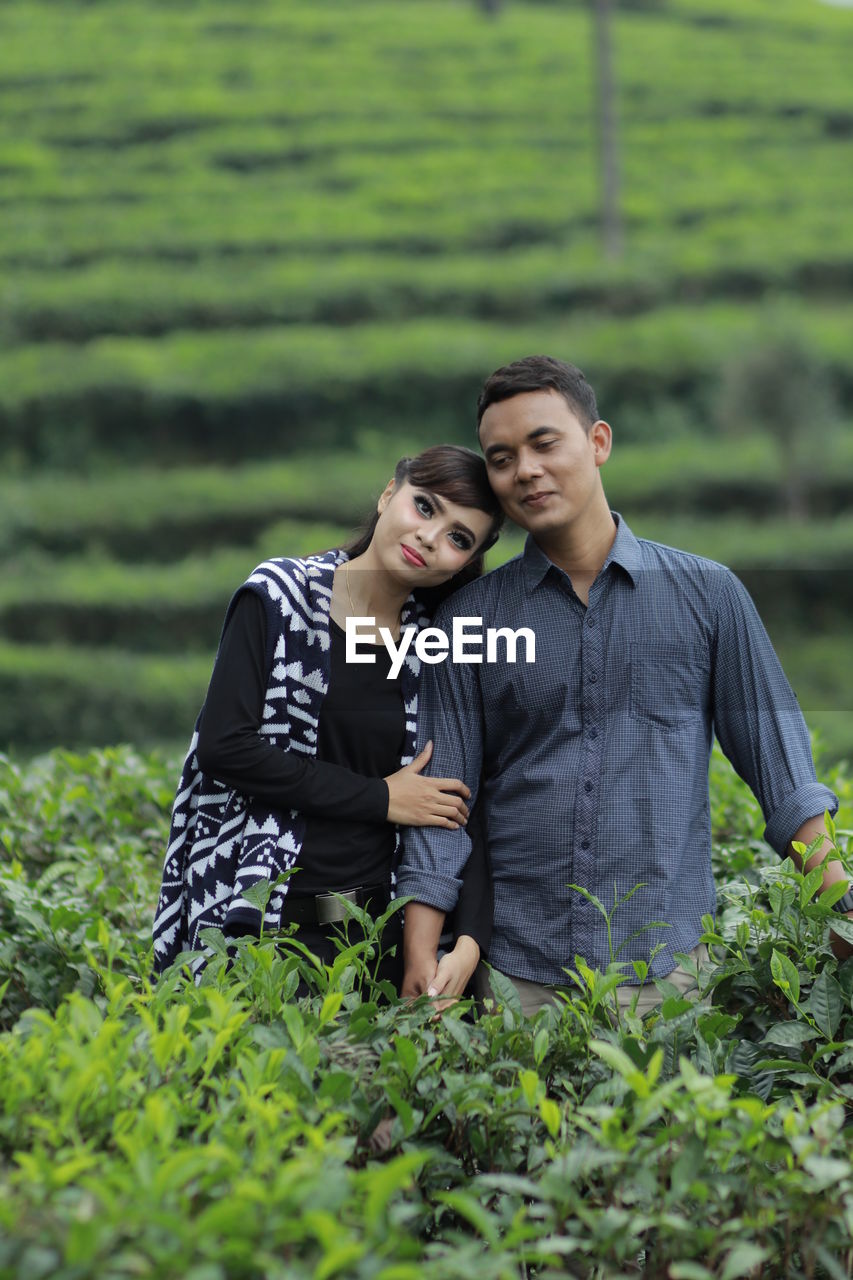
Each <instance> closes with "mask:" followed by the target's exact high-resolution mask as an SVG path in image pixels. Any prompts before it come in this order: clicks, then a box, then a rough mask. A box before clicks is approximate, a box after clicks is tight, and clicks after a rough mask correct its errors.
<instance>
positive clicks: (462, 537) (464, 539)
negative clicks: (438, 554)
mask: <svg viewBox="0 0 853 1280" xmlns="http://www.w3.org/2000/svg"><path fill="white" fill-rule="evenodd" d="M450 541H451V542H452V543H453V545H454V546H456V547H458V548H459V550H460V551H470V549H471V545H472V544H471V539H470V538H469V537H468V534H467V533H461V532H459V530H454V532H453V533H451V535H450Z"/></svg>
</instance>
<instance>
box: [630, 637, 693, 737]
mask: <svg viewBox="0 0 853 1280" xmlns="http://www.w3.org/2000/svg"><path fill="white" fill-rule="evenodd" d="M630 668H631V699H630V714H631V718H632V719H634V720H639V721H641V722H642V723H643V724H648V725H653V726H654V727H655V728H656V729H676V728H677V727H678V726H679V725H683V724H685V723H686V722H687V721H690V720H695V719H696V718H697V716H700V715H701V714H702V710H703V708H704V707H705V706H706V704H707V700H708V697H707V692H708V679H709V661H708V654H707V650H706V649H705V648H704V647H703V646H701V645H697V644H691V643H690V642H688V641H682V642H679V641H670V642H669V643H667V642H665V641H663V642H653V641H637V642H635V643H634V644H632V645H631V648H630Z"/></svg>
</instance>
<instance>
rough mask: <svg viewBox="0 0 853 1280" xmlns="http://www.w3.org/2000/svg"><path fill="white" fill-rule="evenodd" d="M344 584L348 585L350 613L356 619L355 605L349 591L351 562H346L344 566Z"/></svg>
mask: <svg viewBox="0 0 853 1280" xmlns="http://www.w3.org/2000/svg"><path fill="white" fill-rule="evenodd" d="M344 583H345V584H346V589H347V599H348V600H349V607H350V612H351V613H352V616H353V617H355V605H354V604H353V602H352V592H351V591H350V589H349V561H346V562H345V564H344Z"/></svg>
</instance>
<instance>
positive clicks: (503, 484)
mask: <svg viewBox="0 0 853 1280" xmlns="http://www.w3.org/2000/svg"><path fill="white" fill-rule="evenodd" d="M480 444H481V446H482V449H483V453H484V454H485V458H486V466H487V468H488V472H489V483H490V484H491V486H492V488H493V489H494V491H495V493H496V494H497V496H498V498H499V500H500V503H501V506H502V507H503V509H504V511H505V512H506V514H507V515H508V516H509V518H510V519H511V520H514V521H515V523H516V524H517V525H520V526H521V528H522V529H527V530H529V531H530V533H532V534H533V536H534V537H543V538H546V539H547V538H548V537H549V536H552V535H554V534H556V533H558V532H562V531H563V530H566V529H567V528H568V527H569V526H571V525H574V524H575V523H576V522H577V521H578V520H580V521H582V520H583V517H584V515H585V514H586V513H587V512H589V511H590V510H591V508H592V504H593V503H594V501H595V499H596V497H597V496H599V495H600V494H601V485H600V481H599V476H598V468H599V467H600V466H601V464H602V463H603V462H605V461H606V459H607V457H608V455H609V453H610V428H609V427H608V425H607V423H606V422H596V423H595V424H594V425H593V426H592V427H591V428H590V430H589V432H587V431H585V430H584V427H583V426H582V424H581V422H580V421H579V419H578V418H577V416H576V415H575V413H574V412H573V411H572V409H570V408H569V406H568V404H567V402H566V401H565V400H564V399H563V397H562V396H561V395H560V394H559V393H558V392H557V391H550V390H548V391H526V392H523V393H522V394H521V395H517V396H513V397H512V398H511V399H510V400H501V401H499V402H498V403H497V404H492V405H489V407H488V409H487V410H486V412H485V413H484V414H483V418H482V422H481V423H480Z"/></svg>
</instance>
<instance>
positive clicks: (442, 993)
mask: <svg viewBox="0 0 853 1280" xmlns="http://www.w3.org/2000/svg"><path fill="white" fill-rule="evenodd" d="M479 963H480V948H479V946H478V944H477V943H476V942H475V941H474V939H473V938H472V937H470V936H469V935H468V934H467V933H463V934H460V936H459V937H458V938H457V939H456V945H455V946H454V948H453V950H452V951H448V952H447V953H446V954H445V955H443V956H442V957H441V959H440V960H439V962H438V968H437V969H436V971H435V977H434V978H433V980H432V982H431V983H430V984H429V986H428V987H427V995H428V996H430V997H431V998H432V1002H433V1004H434V1005H435V1008H436V1011H437V1012H440V1011H441V1010H443V1009H449V1008H450V1006H451V1005H452V1004H455V1002H456V1001H457V1000H458V999H459V997H460V996H461V995H462V992H463V991H464V990H465V988H466V987H467V985H468V983H469V982H470V981H471V978H472V977H473V976H474V970H475V969H476V968H477V965H478V964H479Z"/></svg>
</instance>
